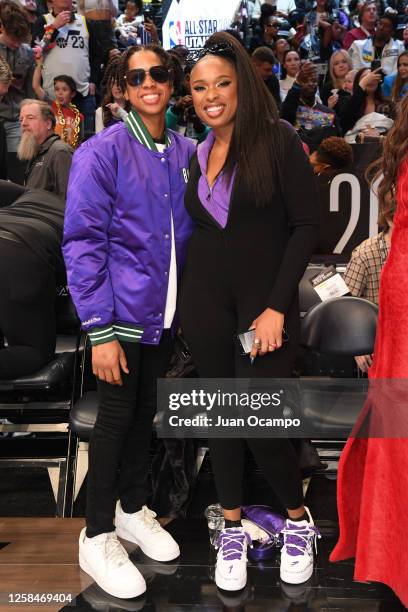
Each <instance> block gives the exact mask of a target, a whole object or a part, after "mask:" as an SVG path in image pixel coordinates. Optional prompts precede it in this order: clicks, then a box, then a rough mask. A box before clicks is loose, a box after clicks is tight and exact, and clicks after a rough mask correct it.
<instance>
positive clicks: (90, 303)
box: [63, 122, 195, 344]
mask: <svg viewBox="0 0 408 612" xmlns="http://www.w3.org/2000/svg"><path fill="white" fill-rule="evenodd" d="M167 136H168V138H169V140H170V144H169V145H168V147H167V148H166V149H165V151H164V152H163V153H160V152H157V151H154V150H151V149H149V148H148V147H147V146H146V145H145V144H142V141H141V140H140V141H139V140H138V139H137V138H135V137H134V136H133V135H132V134H130V133H129V131H128V129H127V128H126V125H125V124H124V123H122V122H121V123H118V124H117V125H114V126H112V127H109V128H107V129H106V130H104V131H102V132H100V133H99V134H97V135H96V136H94V137H93V138H91V139H90V140H87V141H86V142H85V143H84V144H83V145H82V146H81V147H80V148H79V149H78V151H77V152H76V153H75V155H74V158H73V163H72V168H71V174H70V180H69V185H68V196H67V207H66V213H65V227H64V240H63V253H64V258H65V263H66V268H67V275H68V284H69V289H70V292H71V295H72V298H73V301H74V304H75V306H76V309H77V311H78V314H79V317H80V319H81V323H82V328H83V329H84V330H85V331H88V332H89V334H90V337H91V340H92V343H93V344H95V343H96V344H98V343H103V342H108V341H110V340H113V339H115V338H117V339H119V340H127V341H130V342H137V341H141V342H143V343H145V344H157V343H158V342H159V341H160V338H161V334H162V331H163V319H164V311H165V305H166V296H167V285H168V276H169V268H170V254H171V214H172V216H173V222H174V233H175V246H176V257H177V271H178V274H179V275H180V274H181V272H182V268H183V264H184V259H185V253H186V245H187V240H188V238H189V236H190V233H191V231H192V227H193V226H192V221H191V219H190V217H189V216H188V214H187V212H186V210H185V208H184V191H185V187H186V183H187V180H188V167H189V160H190V157H191V155H192V154H193V152H194V150H195V147H194V145H193V144H192V143H191V142H190V141H189V140H187V139H186V138H184V137H182V136H180V135H179V134H176V133H175V132H171V131H168V132H167Z"/></svg>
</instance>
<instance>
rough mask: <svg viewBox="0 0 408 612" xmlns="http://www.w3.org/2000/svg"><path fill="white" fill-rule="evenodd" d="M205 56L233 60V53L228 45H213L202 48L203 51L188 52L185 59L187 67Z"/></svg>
mask: <svg viewBox="0 0 408 612" xmlns="http://www.w3.org/2000/svg"><path fill="white" fill-rule="evenodd" d="M206 55H219V56H220V57H228V58H230V59H234V60H235V51H234V49H233V47H232V46H231V45H230V44H229V43H215V44H213V45H209V46H208V47H204V49H198V50H197V51H190V53H189V54H188V57H187V65H188V66H191V65H193V64H196V63H197V62H198V61H199V60H200V59H202V58H203V57H205V56H206Z"/></svg>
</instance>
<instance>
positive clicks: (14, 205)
mask: <svg viewBox="0 0 408 612" xmlns="http://www.w3.org/2000/svg"><path fill="white" fill-rule="evenodd" d="M2 183H5V181H3V182H2ZM17 187H20V186H17ZM9 195H10V194H9ZM64 209H65V200H64V198H62V197H61V196H57V195H54V194H52V193H50V192H48V191H42V190H40V189H27V190H24V192H23V193H22V194H21V195H20V196H19V197H18V198H17V199H15V200H14V201H13V200H12V198H11V197H9V199H5V198H3V197H2V191H1V190H0V379H2V380H4V379H8V378H16V377H19V376H24V375H26V374H31V373H32V372H35V371H37V370H39V369H40V368H42V367H43V366H44V365H46V364H47V363H48V362H49V361H50V360H51V359H52V357H53V354H54V350H55V339H56V329H55V327H56V326H55V290H56V286H57V284H59V283H61V282H64V277H65V271H64V270H65V269H64V264H63V259H62V255H61V240H62V228H63V222H64ZM4 337H5V338H6V339H7V347H5V346H4Z"/></svg>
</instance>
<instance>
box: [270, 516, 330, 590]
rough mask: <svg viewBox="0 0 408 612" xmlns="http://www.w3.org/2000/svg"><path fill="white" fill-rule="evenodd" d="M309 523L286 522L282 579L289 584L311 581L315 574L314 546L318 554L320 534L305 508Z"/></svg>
mask: <svg viewBox="0 0 408 612" xmlns="http://www.w3.org/2000/svg"><path fill="white" fill-rule="evenodd" d="M305 510H306V513H307V515H308V517H309V520H308V521H306V520H305V521H291V520H290V519H287V520H286V525H285V527H284V528H283V529H282V531H281V533H282V534H283V547H282V550H281V563H280V577H281V580H284V581H285V582H288V583H289V584H300V583H302V582H306V580H309V578H310V577H311V575H312V574H313V545H314V547H315V549H316V553H317V544H316V538H321V535H320V532H319V530H318V529H317V527H315V526H314V522H313V519H312V517H311V514H310V512H309V509H308V508H306V507H305Z"/></svg>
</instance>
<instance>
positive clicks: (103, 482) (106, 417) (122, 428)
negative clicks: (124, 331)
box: [86, 330, 173, 537]
mask: <svg viewBox="0 0 408 612" xmlns="http://www.w3.org/2000/svg"><path fill="white" fill-rule="evenodd" d="M121 344H122V347H123V350H124V351H125V354H126V359H127V365H128V369H129V374H123V373H122V380H123V385H122V386H116V385H110V384H109V383H106V382H101V381H98V399H99V410H98V416H97V419H96V423H95V427H94V430H93V433H92V438H91V441H90V444H89V471H88V495H87V507H86V524H87V536H88V537H94V536H97V535H99V534H101V533H108V532H110V531H113V530H114V528H115V527H114V524H113V517H114V514H115V503H116V498H117V496H119V499H120V501H121V504H122V507H123V509H124V511H125V512H136V511H137V510H140V508H141V507H142V506H143V504H145V503H146V501H147V498H148V495H149V487H148V472H149V461H150V447H151V437H152V425H153V419H154V415H155V413H156V395H157V394H156V384H157V378H162V377H163V376H164V375H165V373H166V371H167V368H168V365H169V362H170V358H171V354H172V349H173V340H172V338H171V335H170V331H169V330H165V331H164V332H163V335H162V338H161V342H160V344H159V346H149V345H147V344H134V343H131V342H123V343H121ZM118 470H119V471H118Z"/></svg>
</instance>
